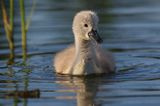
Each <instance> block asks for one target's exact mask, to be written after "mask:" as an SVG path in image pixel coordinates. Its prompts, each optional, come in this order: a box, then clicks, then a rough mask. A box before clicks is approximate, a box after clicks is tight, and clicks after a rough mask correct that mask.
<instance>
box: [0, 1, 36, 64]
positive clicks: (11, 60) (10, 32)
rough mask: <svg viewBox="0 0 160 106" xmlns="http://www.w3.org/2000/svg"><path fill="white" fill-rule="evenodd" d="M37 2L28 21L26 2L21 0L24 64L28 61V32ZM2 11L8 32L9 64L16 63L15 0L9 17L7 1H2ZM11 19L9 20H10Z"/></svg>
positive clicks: (11, 5)
mask: <svg viewBox="0 0 160 106" xmlns="http://www.w3.org/2000/svg"><path fill="white" fill-rule="evenodd" d="M35 1H36V0H33V5H32V8H31V12H30V15H29V16H28V18H27V21H26V19H25V17H26V16H25V5H24V0H19V6H20V15H21V34H22V57H23V63H25V62H26V59H27V35H26V33H27V31H28V29H29V25H30V23H31V17H32V15H33V11H34V9H35V4H36V2H35ZM0 4H1V9H2V20H3V23H4V29H5V32H6V37H7V40H8V44H9V49H10V56H9V61H8V64H13V63H14V57H15V53H14V39H13V31H14V0H10V9H9V16H8V15H7V9H6V7H5V0H0ZM8 19H9V20H8Z"/></svg>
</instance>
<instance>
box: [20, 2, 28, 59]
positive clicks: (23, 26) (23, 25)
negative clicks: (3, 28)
mask: <svg viewBox="0 0 160 106" xmlns="http://www.w3.org/2000/svg"><path fill="white" fill-rule="evenodd" d="M19 4H20V14H21V32H22V56H23V61H24V62H25V61H26V59H27V42H26V41H27V40H26V23H25V8H24V0H19Z"/></svg>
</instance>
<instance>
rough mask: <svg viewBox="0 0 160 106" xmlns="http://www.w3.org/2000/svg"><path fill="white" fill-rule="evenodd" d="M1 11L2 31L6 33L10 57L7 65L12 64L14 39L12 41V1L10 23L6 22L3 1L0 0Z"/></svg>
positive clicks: (12, 4) (11, 0)
mask: <svg viewBox="0 0 160 106" xmlns="http://www.w3.org/2000/svg"><path fill="white" fill-rule="evenodd" d="M1 9H2V18H3V23H4V29H5V32H6V36H7V40H8V44H9V48H10V55H9V61H8V64H13V63H14V55H15V54H14V39H13V30H14V29H13V28H14V27H13V25H14V22H13V20H14V0H10V11H9V12H10V21H8V19H9V18H8V15H7V10H6V7H5V2H4V0H1Z"/></svg>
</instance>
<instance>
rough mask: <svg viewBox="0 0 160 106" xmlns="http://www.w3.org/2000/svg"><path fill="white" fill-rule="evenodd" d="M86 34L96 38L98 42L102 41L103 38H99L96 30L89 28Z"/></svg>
mask: <svg viewBox="0 0 160 106" xmlns="http://www.w3.org/2000/svg"><path fill="white" fill-rule="evenodd" d="M88 36H89V37H90V38H93V39H94V40H96V41H97V42H98V43H102V42H103V40H102V39H101V37H100V36H99V34H98V32H97V31H96V30H93V29H92V30H91V31H90V32H89V33H88Z"/></svg>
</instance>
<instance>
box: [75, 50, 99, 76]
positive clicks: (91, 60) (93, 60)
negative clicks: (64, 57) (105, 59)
mask: <svg viewBox="0 0 160 106" xmlns="http://www.w3.org/2000/svg"><path fill="white" fill-rule="evenodd" d="M97 63H99V62H98V60H97V56H96V52H95V48H94V49H93V48H89V49H88V51H87V52H84V53H82V54H81V55H80V56H79V58H78V59H77V62H76V64H75V66H74V68H73V74H74V75H88V74H94V73H101V71H100V70H101V69H100V67H99V65H98V64H97Z"/></svg>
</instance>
